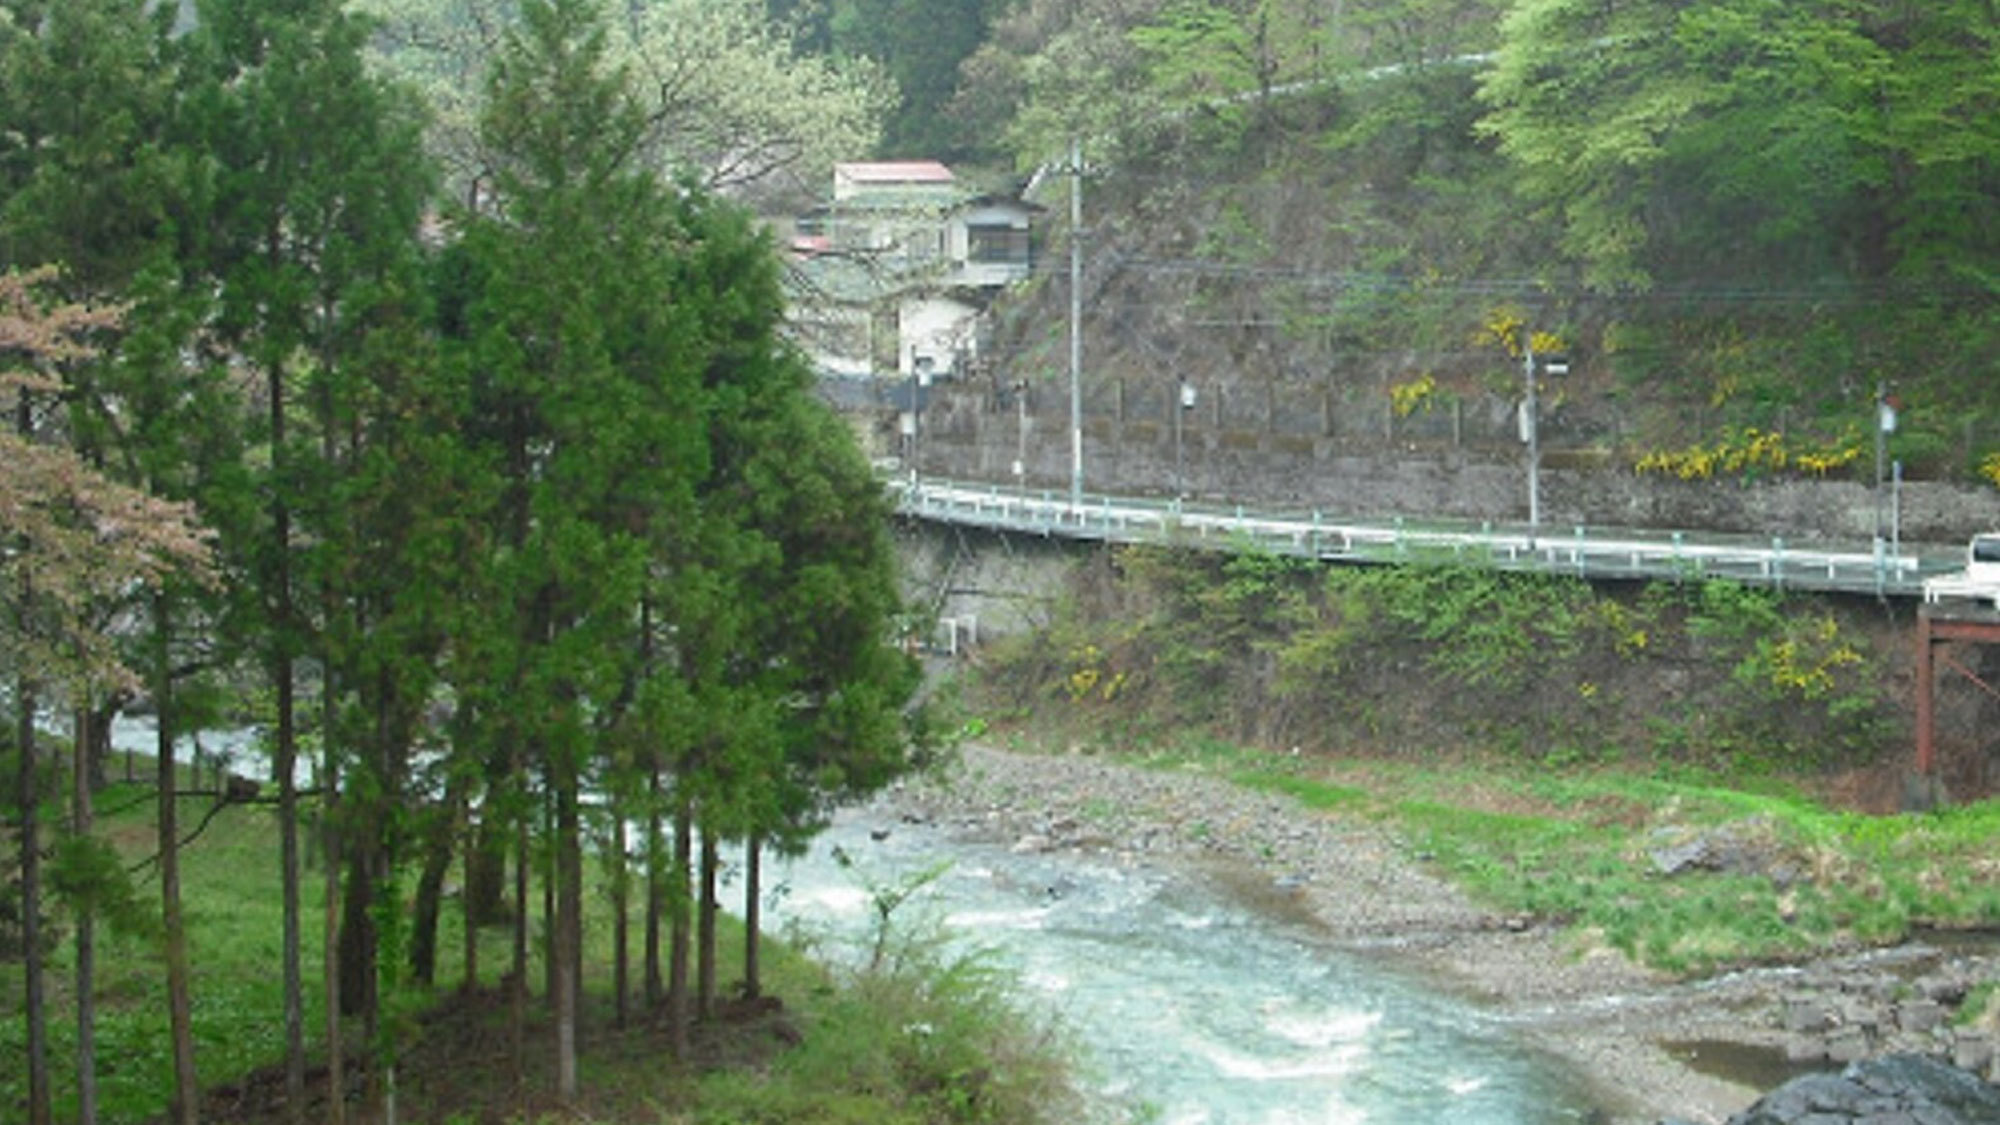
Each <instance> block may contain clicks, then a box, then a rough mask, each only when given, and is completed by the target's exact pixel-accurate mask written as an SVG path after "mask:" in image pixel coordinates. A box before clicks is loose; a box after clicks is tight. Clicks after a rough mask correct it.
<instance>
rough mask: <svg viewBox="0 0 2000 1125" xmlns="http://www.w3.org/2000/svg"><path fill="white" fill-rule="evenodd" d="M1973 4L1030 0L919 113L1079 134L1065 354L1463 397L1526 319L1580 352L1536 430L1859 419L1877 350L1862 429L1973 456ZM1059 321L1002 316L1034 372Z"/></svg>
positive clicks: (1926, 463)
mask: <svg viewBox="0 0 2000 1125" xmlns="http://www.w3.org/2000/svg"><path fill="white" fill-rule="evenodd" d="M1994 34H1995V31H1994V26H1993V21H1992V17H1991V13H1990V12H1988V11H1987V10H1986V9H1985V8H1984V7H1983V6H1982V5H1979V4H1958V3H1948V4H1937V5H1921V6H1914V7H1913V6H1911V5H1908V4H1902V3H1892V2H1886V0H1828V2H1824V3H1819V2H1815V3H1805V4H1788V3H1780V2H1777V0H1704V2H1701V3H1670V4H1653V5H1634V4H1623V5H1609V6H1607V5H1603V4H1596V3H1589V2H1585V0H1363V2H1361V3H1350V4H1343V5H1339V6H1336V7H1335V8H1333V9H1331V10H1328V9H1326V8H1325V7H1324V6H1315V5H1310V4H1297V3H1290V2H1288V0H1229V2H1214V3H1187V2H1179V0H1175V2H1151V0H1148V2H1141V3H1117V4H1112V3H1075V4H1073V3H1060V4H1058V3H1042V2H1039V0H1024V2H1023V3H1020V4H1017V5H1014V6H1012V7H1010V8H1009V9H1007V10H1006V11H1005V12H1004V13H1001V14H1000V15H999V16H998V17H997V18H995V20H994V21H993V31H992V34H991V35H990V36H988V37H987V38H986V40H985V41H984V43H982V45H981V46H980V47H979V49H978V50H977V51H976V52H974V53H973V54H972V56H971V57H970V58H969V59H968V60H967V61H966V63H965V64H964V65H963V66H962V67H961V68H960V80H959V81H960V84H959V92H958V97H957V99H956V100H955V101H954V102H953V103H952V108H951V110H950V112H952V113H954V114H958V115H960V119H961V120H963V121H965V126H964V128H965V130H966V132H965V133H964V134H962V137H961V141H962V143H978V144H981V145H985V146H991V147H990V149H989V151H991V153H992V158H993V159H994V160H995V161H996V162H999V163H1002V164H1006V165H1010V166H1012V167H1014V168H1016V169H1021V170H1026V169H1030V168H1036V167H1043V168H1048V167H1052V166H1054V165H1056V164H1058V163H1060V162H1061V161H1062V160H1063V157H1064V154H1065V152H1066V151H1067V147H1068V144H1069V142H1070V141H1071V140H1072V139H1080V140H1081V141H1082V143H1083V146H1084V149H1085V152H1086V154H1087V163H1088V164H1089V166H1090V170H1091V180H1092V183H1091V185H1090V193H1091V195H1090V198H1091V203H1090V205H1089V208H1090V212H1091V216H1092V217H1091V220H1090V222H1089V224H1088V225H1089V227H1090V231H1089V236H1088V247H1087V253H1088V254H1089V255H1090V259H1091V262H1092V263H1093V265H1092V266H1091V267H1090V268H1091V269H1092V270H1093V272H1094V273H1097V274H1099V275H1100V276H1099V277H1098V278H1097V279H1096V281H1094V283H1093V286H1092V293H1093V299H1092V309H1091V310H1090V312H1089V316H1090V318H1091V321H1090V324H1091V330H1090V339H1091V348H1090V350H1091V355H1092V359H1091V362H1090V365H1089V366H1090V368H1091V369H1092V370H1093V371H1095V372H1098V373H1103V374H1109V373H1120V374H1126V375H1132V376H1137V375H1141V374H1143V373H1145V372H1147V371H1149V370H1152V369H1154V368H1157V366H1158V365H1159V363H1160V360H1161V357H1162V356H1170V357H1173V360H1174V362H1175V365H1176V368H1177V369H1178V371H1179V372H1180V373H1181V374H1182V375H1183V376H1188V375H1192V376H1193V377H1195V378H1197V379H1198V380H1201V381H1204V382H1206V381H1208V380H1218V381H1222V382H1225V383H1230V382H1238V381H1246V380H1248V381H1259V382H1261V381H1267V380H1268V381H1287V380H1320V379H1326V380H1330V381H1332V382H1333V383H1335V384H1336V385H1343V386H1345V385H1354V386H1360V387H1365V388H1369V389H1370V390H1371V391H1375V393H1379V391H1378V390H1376V388H1378V387H1379V385H1380V384H1382V383H1384V382H1386V383H1390V384H1400V383H1406V382H1412V381H1415V380H1417V379H1420V378H1431V379H1434V380H1435V385H1436V388H1437V396H1436V397H1437V398H1438V399H1439V400H1443V399H1446V398H1451V397H1458V398H1461V399H1472V398H1477V397H1479V396H1482V395H1488V394H1501V395H1504V394H1506V393H1508V385H1509V383H1508V381H1509V377H1510V375H1515V374H1516V370H1515V368H1516V360H1517V359H1518V356H1519V348H1520V346H1521V333H1522V332H1523V331H1524V330H1530V329H1532V330H1535V331H1540V332H1543V333H1546V334H1547V337H1548V339H1549V341H1550V342H1552V343H1555V344H1557V345H1559V346H1561V347H1564V348H1565V349H1567V350H1568V351H1569V352H1570V353H1571V355H1572V358H1573V361H1574V362H1573V365H1572V372H1573V376H1572V378H1570V379H1569V380H1568V381H1567V382H1566V383H1565V384H1564V385H1563V386H1562V387H1561V388H1560V389H1559V390H1555V389H1552V390H1551V392H1550V399H1551V405H1552V406H1553V409H1552V411H1551V417H1550V419H1549V425H1550V427H1551V430H1552V435H1551V440H1552V441H1553V442H1556V443H1558V444H1562V445H1570V446H1580V447H1602V448H1608V449H1612V450H1613V451H1614V452H1615V453H1617V454H1619V455H1620V457H1619V458H1618V459H1619V460H1622V461H1623V462H1624V463H1626V464H1631V463H1635V462H1637V461H1638V460H1639V459H1641V458H1642V457H1644V456H1645V455H1647V454H1648V453H1652V452H1655V451H1660V450H1669V449H1680V448H1685V447H1689V446H1692V445H1694V444H1696V443H1699V442H1706V441H1713V440H1715V438H1716V436H1717V435H1718V434H1728V433H1732V432H1734V433H1740V432H1743V431H1745V430H1747V429H1751V428H1755V429H1758V430H1763V431H1781V432H1784V433H1786V434H1787V435H1788V437H1789V438H1790V439H1791V440H1792V441H1793V443H1794V444H1795V445H1797V446H1800V447H1825V446H1834V445H1840V444H1843V443H1845V444H1848V445H1852V444H1853V443H1854V441H1855V436H1856V433H1857V432H1858V431H1862V430H1865V428H1866V426H1867V421H1868V418H1869V400H1870V397H1871V396H1872V393H1873V392H1874V390H1875V387H1876V385H1877V383H1878V381H1887V382H1889V383H1890V384H1891V386H1890V390H1891V391H1892V393H1894V394H1896V395H1897V397H1898V398H1899V400H1900V401H1901V402H1902V404H1903V407H1904V409H1903V414H1902V419H1901V422H1902V424H1901V426H1900V427H1899V428H1898V430H1897V432H1896V433H1895V434H1894V435H1892V437H1891V439H1890V453H1891V455H1892V456H1894V457H1895V458H1897V459H1898V460H1900V461H1902V462H1903V463H1904V465H1905V466H1906V468H1907V469H1908V470H1909V471H1910V472H1911V473H1912V474H1913V475H1918V476H1931V477H1957V478H1959V479H1968V478H1971V477H1972V476H1973V475H1974V474H1980V475H1986V474H1987V473H1990V472H1991V471H1992V470H1991V469H1990V467H1989V468H1987V469H1986V470H1985V472H1984V473H1982V469H1981V467H1982V466H1983V465H1985V466H1990V465H1991V464H1994V463H2000V462H1989V461H1988V458H1989V457H1991V455H1993V454H1994V453H1996V452H2000V403H1996V400H1995V399H1994V396H1993V392H1992V389H1991V380H1990V379H1988V378H1986V374H1987V372H1986V362H1985V357H1986V356H1987V355H1989V354H1990V352H1991V348H1992V341H1993V338H1994V333H1995V319H1994V297H1995V292H1994V286H1993V278H1994V276H1995V274H1996V269H1995V267H1996V251H2000V246H1996V244H1995V243H1994V241H1993V238H1994V236H1993V233H1992V232H1993V231H1994V230H1996V229H2000V221H1996V220H2000V182H1996V181H1995V179H1994V171H1993V168H1994V166H1995V165H1994V161H1993V160H1992V155H1993V153H1994V152H1995V150H1996V146H2000V126H1996V124H1995V122H1996V120H2000V118H1996V116H1995V114H1994V113H1993V112H1992V107H1993V104H1994V98H1995V89H1994V79H1993V76H1992V72H1991V67H1990V66H1989V65H1988V63H1989V60H1990V58H1991V56H1992V51H1993V47H1994V43H1993V36H1994ZM940 112H944V111H942V110H940ZM1045 299H1046V300H1047V301H1048V302H1049V303H1048V304H1046V305H1037V306H1035V307H1036V309H1037V311H1040V312H1046V313H1047V315H1048V316H1049V317H1051V318H1053V317H1056V316H1060V315H1061V313H1062V310H1061V306H1060V305H1059V304H1058V303H1056V302H1058V301H1060V300H1061V294H1060V293H1049V294H1047V295H1046V297H1045ZM1038 319H1039V318H1038V317H1033V316H1031V317H1026V318H1023V323H1026V324H1030V325H1031V324H1032V323H1033V322H1035V321H1036V320H1038ZM1197 326H1198V327H1197ZM1059 349H1060V341H1044V340H1041V339H1040V338H1038V337H1037V336H1036V335H1035V334H1034V332H1033V330H1032V328H1028V329H1026V330H1024V331H1023V332H1021V333H1020V334H1018V335H1017V336H1015V337H1014V338H1010V339H1008V340H1006V341H1004V342H1003V351H1004V354H1006V356H1007V362H1009V363H1011V364H1013V365H1015V366H1016V367H1018V368H1019V371H1018V372H1017V373H1018V374H1025V375H1028V376H1029V377H1034V376H1035V375H1036V374H1038V373H1040V372H1042V371H1044V370H1059V369H1060V367H1061V363H1062V357H1061V355H1060V351H1059ZM1841 465H1842V466H1844V468H1843V469H1842V470H1841V471H1845V472H1860V471H1865V470H1866V469H1867V468H1868V466H1867V465H1865V464H1861V463H1858V462H1857V461H1856V460H1853V459H1850V460H1847V461H1843V462H1841ZM1793 471H1804V472H1818V473H1824V472H1827V471H1828V469H1827V468H1826V467H1820V468H1810V467H1804V466H1794V467H1793Z"/></svg>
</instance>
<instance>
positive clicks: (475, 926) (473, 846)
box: [458, 802, 482, 996]
mask: <svg viewBox="0 0 2000 1125" xmlns="http://www.w3.org/2000/svg"><path fill="white" fill-rule="evenodd" d="M464 831H465V887H464V888H463V889H462V890H461V891H460V892H459V900H458V901H459V905H461V906H463V907H464V908H465V958H464V959H465V981H464V983H463V984H462V985H460V991H462V992H464V993H465V994H466V995H468V996H470V995H471V994H472V993H473V992H474V991H475V990H477V989H478V988H479V926H480V923H481V921H482V920H481V918H480V917H479V910H478V907H477V906H476V905H475V904H474V903H473V901H472V872H473V869H474V867H475V866H476V865H477V864H478V863H479V842H480V839H481V833H482V829H481V827H480V826H478V825H475V824H473V822H472V808H471V805H470V803H469V802H468V804H467V806H466V812H465V824H464Z"/></svg>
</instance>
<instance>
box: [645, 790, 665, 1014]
mask: <svg viewBox="0 0 2000 1125" xmlns="http://www.w3.org/2000/svg"><path fill="white" fill-rule="evenodd" d="M646 786H647V800H646V949H645V953H644V956H643V960H644V961H645V962H646V967H645V974H646V1011H648V1012H657V1011H659V1009H660V996H661V994H662V993H663V992H664V991H665V986H664V983H663V982H662V981H661V979H660V891H661V888H662V887H663V886H664V885H665V884H664V882H663V881H662V879H661V868H662V867H664V866H665V864H666V858H667V857H666V851H667V848H666V841H665V839H664V838H663V837H662V835H661V828H660V769H659V767H658V766H657V765H656V766H654V767H653V772H652V776H651V777H650V778H648V779H647V782H646Z"/></svg>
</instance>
